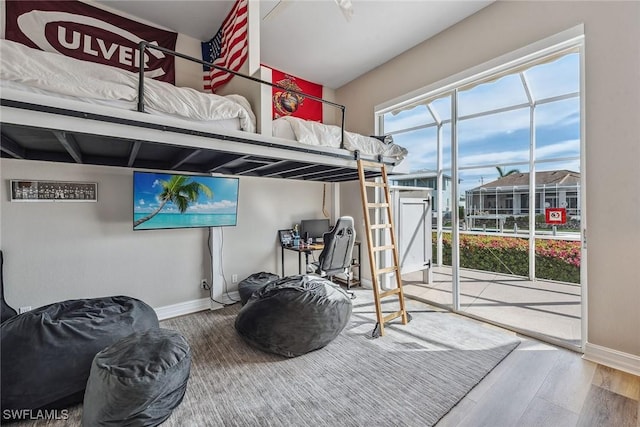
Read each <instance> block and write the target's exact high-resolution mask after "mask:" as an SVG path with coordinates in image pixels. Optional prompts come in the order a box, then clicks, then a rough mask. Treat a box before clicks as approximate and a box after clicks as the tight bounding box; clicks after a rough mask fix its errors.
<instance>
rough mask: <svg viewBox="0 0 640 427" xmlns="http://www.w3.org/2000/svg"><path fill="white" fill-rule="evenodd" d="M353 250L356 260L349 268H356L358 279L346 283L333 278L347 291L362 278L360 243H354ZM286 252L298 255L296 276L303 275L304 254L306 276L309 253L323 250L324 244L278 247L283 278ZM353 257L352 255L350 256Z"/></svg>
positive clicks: (358, 283)
mask: <svg viewBox="0 0 640 427" xmlns="http://www.w3.org/2000/svg"><path fill="white" fill-rule="evenodd" d="M353 246H354V249H357V254H358V258H354V259H355V263H352V264H351V268H357V269H358V278H357V279H354V280H348V281H346V282H344V281H342V280H339V278H337V277H335V278H334V279H335V281H338V282H341V283H343V284H346V285H347V289H348V288H350V287H351V286H358V285H360V278H361V277H362V275H361V273H362V261H361V260H362V254H361V249H360V242H358V241H356V242H355V243H354V245H353ZM285 249H286V250H288V251H293V252H297V253H298V274H303V272H302V254H304V268H305V271H304V273H305V274H306V268H307V265H308V264H309V255H310V254H311V252H313V251H321V250H322V249H324V244H322V243H315V244H313V245H304V246H303V247H300V246H283V245H281V246H280V262H281V267H282V277H284V276H285V274H284V251H285ZM352 256H353V255H352Z"/></svg>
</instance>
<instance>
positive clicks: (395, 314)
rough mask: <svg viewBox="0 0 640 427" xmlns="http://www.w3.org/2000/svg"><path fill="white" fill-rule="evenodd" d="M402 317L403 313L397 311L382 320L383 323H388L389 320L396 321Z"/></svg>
mask: <svg viewBox="0 0 640 427" xmlns="http://www.w3.org/2000/svg"><path fill="white" fill-rule="evenodd" d="M400 316H402V311H396V312H395V313H391V314H389V315H387V316H384V317H383V318H382V321H383V322H384V323H387V322H388V321H389V320H393V319H395V318H397V317H400Z"/></svg>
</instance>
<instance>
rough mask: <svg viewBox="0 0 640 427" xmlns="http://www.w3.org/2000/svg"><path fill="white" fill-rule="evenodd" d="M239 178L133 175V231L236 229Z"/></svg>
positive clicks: (145, 173)
mask: <svg viewBox="0 0 640 427" xmlns="http://www.w3.org/2000/svg"><path fill="white" fill-rule="evenodd" d="M238 183H239V180H238V178H226V177H218V176H215V177H214V176H199V175H183V174H165V173H152V172H137V171H136V172H134V174H133V229H134V230H152V229H164V228H192V227H223V226H235V225H236V223H237V209H238Z"/></svg>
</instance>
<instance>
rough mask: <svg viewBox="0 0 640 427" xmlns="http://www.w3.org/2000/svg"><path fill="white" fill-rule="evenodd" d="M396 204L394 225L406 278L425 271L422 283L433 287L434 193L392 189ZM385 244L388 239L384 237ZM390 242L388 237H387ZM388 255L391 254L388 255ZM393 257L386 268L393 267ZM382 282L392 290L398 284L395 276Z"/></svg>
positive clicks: (387, 260) (429, 190)
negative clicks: (409, 274) (432, 225)
mask: <svg viewBox="0 0 640 427" xmlns="http://www.w3.org/2000/svg"><path fill="white" fill-rule="evenodd" d="M389 191H390V194H391V200H392V203H393V217H394V218H393V221H394V225H395V232H396V242H397V244H398V256H399V258H400V271H401V273H402V274H407V273H414V272H417V271H422V281H423V282H424V283H431V274H432V272H431V260H432V254H431V252H432V249H431V201H432V199H431V189H430V188H423V187H401V186H392V187H390V188H389ZM381 238H382V239H383V240H385V239H384V237H381ZM387 239H388V237H387ZM387 252H388V251H387ZM391 256H392V255H391V254H390V253H387V254H386V255H385V257H386V259H385V260H384V265H392V264H393V263H392V260H391ZM385 279H386V280H382V282H381V283H382V284H383V287H385V288H386V289H388V288H389V287H393V286H394V284H395V278H394V277H393V275H388V276H387V277H386V278H385Z"/></svg>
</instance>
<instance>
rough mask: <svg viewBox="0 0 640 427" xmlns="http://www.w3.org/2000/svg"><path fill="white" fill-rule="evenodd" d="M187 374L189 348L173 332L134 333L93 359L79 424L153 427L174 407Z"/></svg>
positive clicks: (182, 391) (182, 339)
mask: <svg viewBox="0 0 640 427" xmlns="http://www.w3.org/2000/svg"><path fill="white" fill-rule="evenodd" d="M190 370H191V350H190V349H189V344H188V343H187V341H186V340H185V339H184V337H183V336H182V335H180V334H179V333H178V332H176V331H171V330H168V329H150V330H148V331H144V332H136V333H134V334H131V335H129V336H128V337H126V338H123V339H122V340H120V341H118V342H116V343H115V344H112V345H110V346H109V347H107V348H105V349H104V350H102V351H101V352H99V353H98V354H96V357H95V358H94V359H93V363H92V364H91V374H90V375H89V380H88V382H87V390H86V392H85V394H84V405H83V407H82V425H83V426H91V427H101V426H157V425H159V424H161V423H162V422H163V421H165V420H166V419H167V418H169V416H170V415H171V413H172V412H173V410H174V409H175V408H176V407H178V405H179V404H180V402H182V399H183V397H184V393H185V391H186V390H187V381H188V380H189V373H190Z"/></svg>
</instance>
